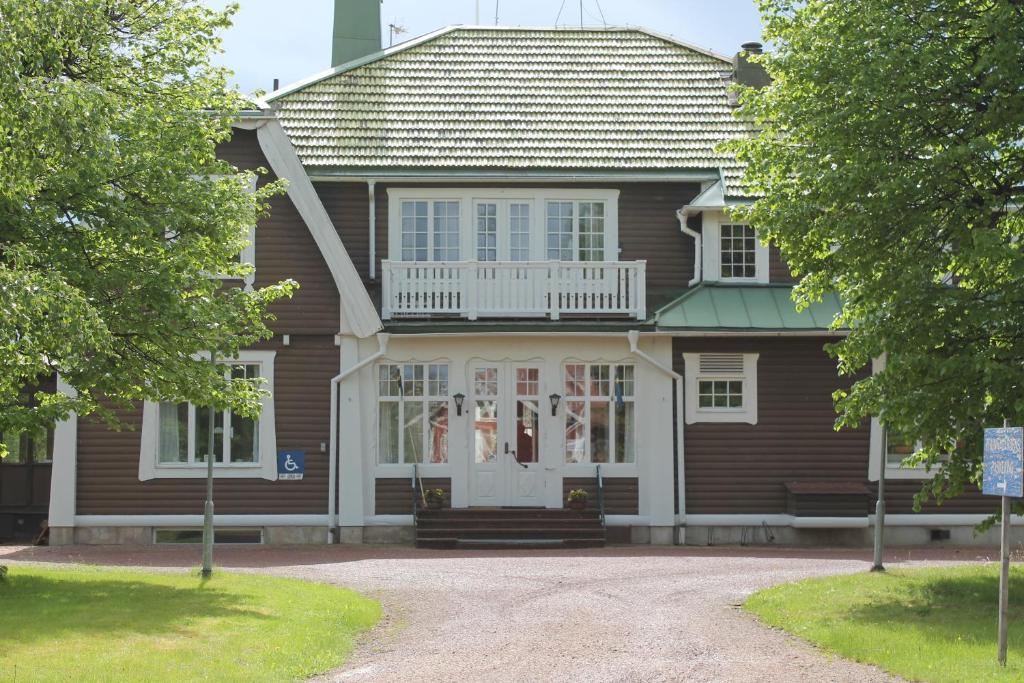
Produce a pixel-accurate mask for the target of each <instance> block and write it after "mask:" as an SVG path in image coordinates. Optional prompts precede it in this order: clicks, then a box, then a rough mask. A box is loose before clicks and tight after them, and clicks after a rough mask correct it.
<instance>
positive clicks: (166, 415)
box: [159, 403, 188, 462]
mask: <svg viewBox="0 0 1024 683" xmlns="http://www.w3.org/2000/svg"><path fill="white" fill-rule="evenodd" d="M180 434H181V425H180V424H179V418H178V404H176V403H161V404H160V449H159V453H160V462H185V461H186V460H187V459H188V451H187V450H186V449H184V448H182V447H181V446H182V444H181V439H180V436H179V435H180ZM183 455H184V457H182V456H183Z"/></svg>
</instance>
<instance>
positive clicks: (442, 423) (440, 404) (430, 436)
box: [427, 401, 448, 463]
mask: <svg viewBox="0 0 1024 683" xmlns="http://www.w3.org/2000/svg"><path fill="white" fill-rule="evenodd" d="M427 428H428V430H429V431H428V433H427V448H428V449H429V452H428V455H429V458H428V460H427V462H432V463H444V462H448V401H431V402H430V415H429V417H428V424H427Z"/></svg>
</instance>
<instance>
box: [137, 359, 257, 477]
mask: <svg viewBox="0 0 1024 683" xmlns="http://www.w3.org/2000/svg"><path fill="white" fill-rule="evenodd" d="M275 356H276V352H275V351H239V352H238V356H237V357H236V358H231V359H225V360H223V361H220V365H221V366H222V367H223V369H224V372H225V373H226V374H230V376H231V377H233V378H235V379H249V380H255V379H257V378H260V379H262V382H261V384H260V388H261V389H263V390H264V391H266V392H267V395H265V396H264V397H263V398H262V399H261V402H260V403H261V406H260V414H259V417H258V418H256V419H253V418H248V417H243V416H242V415H239V414H236V413H234V412H233V411H231V410H217V411H214V412H213V462H214V466H215V468H216V475H215V476H217V477H218V478H221V477H223V478H238V479H244V478H261V479H267V480H271V481H274V480H276V479H277V431H276V428H275V415H274V357H275ZM209 427H210V410H209V409H208V408H207V407H206V406H202V405H192V404H190V403H153V402H150V401H146V402H145V404H144V405H143V409H142V439H141V446H142V448H141V452H140V459H139V479H140V480H142V481H146V480H149V479H159V478H186V479H187V478H197V477H204V476H206V458H207V453H208V452H209V450H210V446H209V436H210V431H209Z"/></svg>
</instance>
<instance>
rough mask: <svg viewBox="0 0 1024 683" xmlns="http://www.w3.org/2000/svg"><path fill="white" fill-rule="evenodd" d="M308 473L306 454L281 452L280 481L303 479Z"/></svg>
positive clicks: (278, 463)
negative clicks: (304, 474) (305, 473)
mask: <svg viewBox="0 0 1024 683" xmlns="http://www.w3.org/2000/svg"><path fill="white" fill-rule="evenodd" d="M305 471H306V454H305V453H304V452H302V451H280V452H279V453H278V454H277V478H278V479H284V480H288V479H302V475H303V473H304V472H305Z"/></svg>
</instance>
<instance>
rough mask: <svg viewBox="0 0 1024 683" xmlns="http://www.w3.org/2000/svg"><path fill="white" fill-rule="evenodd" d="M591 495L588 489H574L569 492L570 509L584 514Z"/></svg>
mask: <svg viewBox="0 0 1024 683" xmlns="http://www.w3.org/2000/svg"><path fill="white" fill-rule="evenodd" d="M588 498H590V494H589V493H587V490H586V489H573V490H572V491H569V508H570V509H571V510H576V511H577V512H583V510H585V509H586V507H587V499H588Z"/></svg>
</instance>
